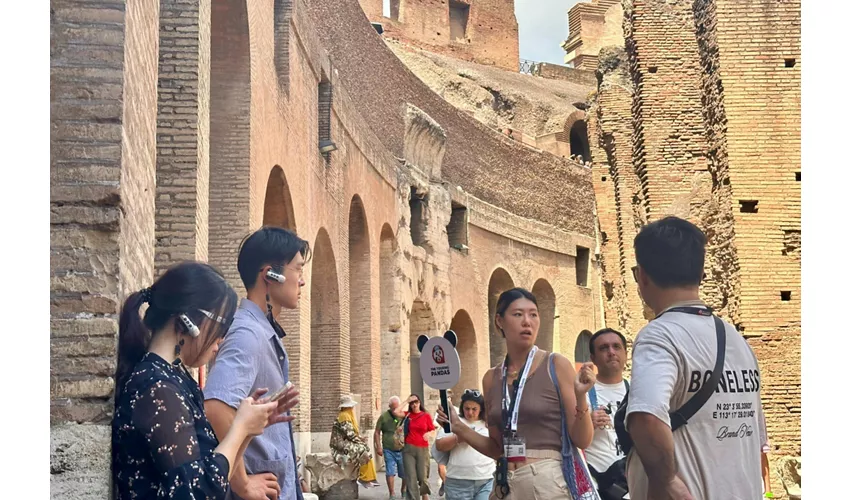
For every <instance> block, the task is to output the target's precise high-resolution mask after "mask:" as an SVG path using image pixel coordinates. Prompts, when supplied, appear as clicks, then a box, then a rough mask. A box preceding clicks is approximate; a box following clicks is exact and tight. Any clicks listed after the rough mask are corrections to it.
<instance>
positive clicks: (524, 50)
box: [514, 0, 579, 64]
mask: <svg viewBox="0 0 850 500" xmlns="http://www.w3.org/2000/svg"><path fill="white" fill-rule="evenodd" d="M578 1H579V0H514V11H515V12H516V20H517V23H518V24H519V57H520V59H529V60H532V61H535V62H550V63H555V64H564V55H565V53H564V49H562V48H561V42H563V41H564V40H566V39H567V33H568V30H567V11H569V10H570V9H571V8H572V6H573V5H575V4H576V3H578Z"/></svg>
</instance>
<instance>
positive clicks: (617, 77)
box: [588, 47, 646, 340]
mask: <svg viewBox="0 0 850 500" xmlns="http://www.w3.org/2000/svg"><path fill="white" fill-rule="evenodd" d="M599 59H600V64H599V67H598V68H597V73H598V74H599V75H600V77H601V79H600V83H599V88H598V90H597V94H596V97H595V101H594V103H593V106H592V108H591V110H590V112H589V118H590V119H589V121H588V129H589V130H591V129H592V131H591V132H590V133H589V134H588V135H589V136H590V144H591V151H592V153H593V154H594V157H595V158H597V162H598V163H595V164H594V167H593V169H594V176H593V182H594V186H595V187H596V204H597V215H598V217H599V225H600V233H601V234H600V247H601V254H602V263H601V264H602V265H601V267H602V279H603V300H604V301H605V304H606V318H608V321H609V325H611V326H612V327H615V328H618V329H619V330H620V331H622V332H623V333H624V334H625V335H626V337H627V338H628V339H630V340H631V339H634V336H635V335H636V334H637V332H638V330H639V329H640V328H641V327H643V325H644V324H645V319H644V315H643V305H642V302H641V300H640V295H639V293H638V290H637V283H635V281H634V278H633V277H632V273H631V268H632V266H634V265H635V263H636V262H635V257H634V247H633V242H634V237H635V236H636V235H637V231H638V230H639V229H640V227H641V226H643V225H644V224H645V223H646V213H645V204H644V203H643V201H642V194H643V192H642V190H641V188H640V182H639V179H638V177H637V175H636V174H635V170H634V168H633V164H632V140H633V138H632V115H631V107H632V102H633V99H634V91H633V87H632V81H631V79H630V77H629V73H628V60H627V56H626V54H625V51H624V50H623V49H622V48H617V47H607V48H603V49H602V50H600V52H599Z"/></svg>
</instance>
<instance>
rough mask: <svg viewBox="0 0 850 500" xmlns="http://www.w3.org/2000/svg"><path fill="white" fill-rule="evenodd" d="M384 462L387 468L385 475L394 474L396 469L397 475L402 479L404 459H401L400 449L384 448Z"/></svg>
mask: <svg viewBox="0 0 850 500" xmlns="http://www.w3.org/2000/svg"><path fill="white" fill-rule="evenodd" d="M384 463H385V464H386V468H387V476H395V475H396V471H398V477H400V478H402V479H404V461H402V459H401V450H399V451H393V450H388V449H386V448H384Z"/></svg>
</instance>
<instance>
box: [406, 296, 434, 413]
mask: <svg viewBox="0 0 850 500" xmlns="http://www.w3.org/2000/svg"><path fill="white" fill-rule="evenodd" d="M438 334H439V332H438V331H437V320H436V319H435V318H434V313H433V311H431V307H430V306H429V305H428V304H426V303H425V302H422V301H421V300H418V299H417V300H415V301H414V302H413V309H411V311H410V392H412V393H415V394H419V397H421V398H422V400H423V401H425V387H424V384H423V382H422V375H421V374H420V373H419V357H420V356H419V347H417V345H416V339H418V338H419V336H420V335H428V336H429V337H432V336H434V335H438Z"/></svg>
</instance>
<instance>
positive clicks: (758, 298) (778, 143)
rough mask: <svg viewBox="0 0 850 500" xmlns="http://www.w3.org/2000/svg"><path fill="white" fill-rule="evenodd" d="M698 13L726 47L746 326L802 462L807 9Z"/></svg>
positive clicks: (777, 421) (780, 436)
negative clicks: (803, 32)
mask: <svg viewBox="0 0 850 500" xmlns="http://www.w3.org/2000/svg"><path fill="white" fill-rule="evenodd" d="M694 12H695V15H696V16H697V19H704V20H705V21H704V22H705V25H706V27H707V28H708V29H707V32H711V31H713V43H715V44H716V46H717V56H716V60H717V61H718V63H717V66H716V73H717V74H718V75H719V80H720V81H721V82H722V89H723V92H722V94H723V108H724V109H725V114H726V123H725V125H726V126H725V128H719V130H724V129H725V131H726V133H725V136H726V137H725V142H726V151H727V157H728V164H729V173H728V176H729V179H730V181H731V186H730V187H731V193H730V195H729V201H728V203H729V205H730V209H731V212H732V214H733V216H734V221H735V248H736V249H737V254H738V261H739V263H740V297H741V299H740V309H739V318H740V323H741V324H742V326H743V333H744V335H746V336H747V337H749V341H750V344H751V345H752V346H753V348H754V350H755V351H756V355H757V356H758V358H759V362H760V365H761V367H762V372H763V381H764V384H763V390H762V394H763V403H764V405H765V413H766V415H767V421H768V422H767V425H768V434H769V437H770V440H771V444H772V445H773V448H774V449H773V451H774V453H775V454H777V455H794V456H799V455H800V453H801V449H800V414H801V399H800V371H799V368H800V293H801V289H800V230H801V226H800V177H799V175H800V2H799V1H790V2H785V1H783V2H775V1H767V0H759V1H740V2H739V1H731V0H715V1H713V2H706V1H704V0H701V1H697V2H695V4H694ZM712 17H713V18H714V19H713V21H712ZM698 27H699V24H698ZM742 201H750V202H753V201H755V202H757V203H756V204H755V210H757V211H752V210H748V207H746V205H745V204H742V203H741V202H742ZM750 206H752V203H750ZM783 294H786V295H785V296H783ZM785 299H787V300H785Z"/></svg>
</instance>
